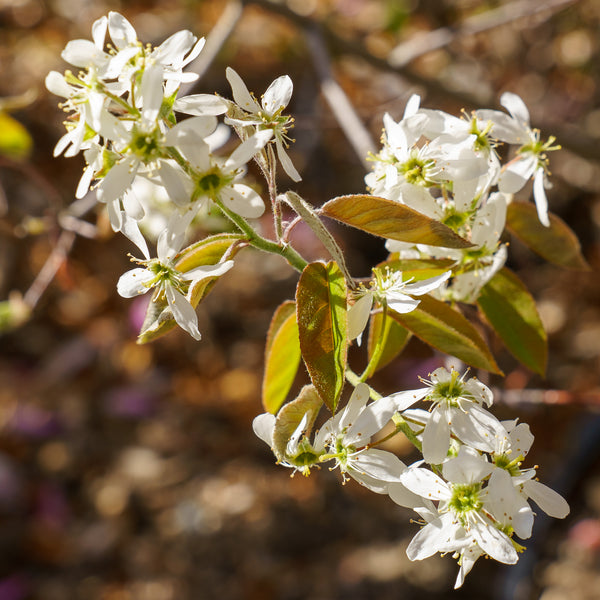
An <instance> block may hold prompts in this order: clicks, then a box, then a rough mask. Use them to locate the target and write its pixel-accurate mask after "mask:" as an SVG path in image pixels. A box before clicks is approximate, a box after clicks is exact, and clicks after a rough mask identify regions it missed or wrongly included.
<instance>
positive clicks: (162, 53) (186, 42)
mask: <svg viewBox="0 0 600 600" xmlns="http://www.w3.org/2000/svg"><path fill="white" fill-rule="evenodd" d="M195 41H196V36H195V35H194V34H193V33H192V32H191V31H188V30H186V29H184V30H182V31H178V32H177V33H174V34H173V35H171V36H170V37H168V38H167V39H166V40H165V41H164V42H163V43H162V44H161V45H160V46H158V47H157V48H155V49H154V50H153V52H152V54H151V58H152V59H153V60H155V61H156V62H158V63H160V64H161V65H165V66H166V65H172V66H173V67H175V68H176V69H179V68H180V67H181V60H182V57H183V56H184V55H185V53H186V52H187V51H188V50H189V49H190V48H191V47H192V45H193V43H194V42H195Z"/></svg>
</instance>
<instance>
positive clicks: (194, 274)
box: [182, 260, 234, 282]
mask: <svg viewBox="0 0 600 600" xmlns="http://www.w3.org/2000/svg"><path fill="white" fill-rule="evenodd" d="M233 265H234V262H233V261H232V260H226V261H225V262H222V263H217V264H216V265H202V266H200V267H196V268H194V269H191V270H190V271H183V272H182V275H183V277H184V279H186V280H188V281H193V282H196V281H201V280H202V279H206V278H207V277H220V276H221V275H224V274H225V273H227V271H229V270H230V269H231V268H232V267H233Z"/></svg>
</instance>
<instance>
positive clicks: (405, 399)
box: [389, 387, 431, 411]
mask: <svg viewBox="0 0 600 600" xmlns="http://www.w3.org/2000/svg"><path fill="white" fill-rule="evenodd" d="M429 392H431V388H428V387H426V388H421V389H419V390H407V391H405V392H396V393H395V394H392V395H391V396H389V397H390V398H392V399H393V400H394V402H395V403H396V410H397V411H403V410H406V409H407V408H408V407H409V406H412V405H413V404H414V403H415V402H418V401H419V400H421V399H422V398H425V396H427V394H429Z"/></svg>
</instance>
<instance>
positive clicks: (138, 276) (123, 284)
mask: <svg viewBox="0 0 600 600" xmlns="http://www.w3.org/2000/svg"><path fill="white" fill-rule="evenodd" d="M153 278H154V274H153V273H152V272H151V271H149V270H148V269H142V268H138V269H131V271H127V273H123V275H121V277H119V281H118V283H117V292H119V295H120V296H123V298H135V296H139V295H140V294H145V293H146V292H147V291H148V290H149V289H150V288H148V287H147V286H146V285H145V284H146V283H148V282H149V281H150V280H151V279H153Z"/></svg>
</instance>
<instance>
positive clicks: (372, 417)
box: [344, 396, 396, 445]
mask: <svg viewBox="0 0 600 600" xmlns="http://www.w3.org/2000/svg"><path fill="white" fill-rule="evenodd" d="M395 412H396V404H395V402H394V400H393V399H392V398H390V397H389V396H388V397H386V398H381V399H380V400H377V401H375V402H372V403H371V404H369V405H368V406H367V407H366V408H365V409H364V410H363V411H362V412H361V413H360V415H359V416H358V417H357V419H356V421H355V422H354V423H353V425H352V426H351V427H350V429H349V430H348V432H347V433H346V436H345V437H344V441H346V442H347V443H349V444H354V445H361V444H367V443H368V442H369V440H370V439H371V437H372V436H373V435H375V434H376V433H377V432H378V431H380V430H381V429H383V427H385V425H387V423H388V422H389V420H390V419H391V418H392V415H393V414H394V413H395Z"/></svg>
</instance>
